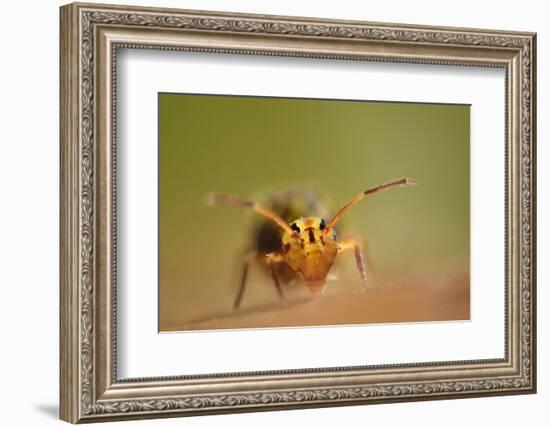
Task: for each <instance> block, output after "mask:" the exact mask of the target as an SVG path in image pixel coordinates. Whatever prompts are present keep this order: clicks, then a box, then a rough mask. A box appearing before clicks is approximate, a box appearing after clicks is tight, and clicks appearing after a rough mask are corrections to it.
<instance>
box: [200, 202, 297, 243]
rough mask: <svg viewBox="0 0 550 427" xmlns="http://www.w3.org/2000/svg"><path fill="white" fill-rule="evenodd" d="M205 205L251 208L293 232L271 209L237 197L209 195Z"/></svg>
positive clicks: (287, 230) (288, 231)
mask: <svg viewBox="0 0 550 427" xmlns="http://www.w3.org/2000/svg"><path fill="white" fill-rule="evenodd" d="M206 204H207V205H209V206H212V205H233V206H243V207H245V208H251V209H252V210H254V211H255V212H257V213H259V214H260V215H262V216H263V217H265V218H267V219H270V220H271V221H273V222H274V223H275V224H277V225H278V226H279V227H281V228H282V229H283V230H285V231H286V232H287V233H290V234H293V233H294V231H293V230H292V229H291V228H290V225H288V223H287V222H286V221H285V220H284V219H282V218H281V217H280V216H279V215H277V214H276V213H275V212H273V211H272V210H271V209H268V208H266V207H264V206H262V205H260V204H259V203H256V202H252V201H250V200H246V199H243V198H241V197H239V196H233V195H230V194H218V193H211V194H209V195H208V196H207V198H206Z"/></svg>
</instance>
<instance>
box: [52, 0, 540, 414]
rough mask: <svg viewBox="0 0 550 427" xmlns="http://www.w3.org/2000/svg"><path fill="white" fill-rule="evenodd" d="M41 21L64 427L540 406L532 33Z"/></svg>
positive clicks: (284, 21)
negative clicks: (50, 105) (55, 70)
mask: <svg viewBox="0 0 550 427" xmlns="http://www.w3.org/2000/svg"><path fill="white" fill-rule="evenodd" d="M60 12H61V19H60V22H61V49H60V52H61V73H60V74H61V84H60V90H61V94H60V100H61V102H60V109H61V111H60V135H61V166H62V170H61V248H60V251H61V283H60V294H61V303H60V306H61V313H60V325H61V331H60V337H61V340H60V342H61V344H60V346H61V348H60V375H61V378H60V383H61V404H60V406H61V411H60V413H61V418H62V419H63V420H66V421H69V422H72V423H78V422H91V421H111V420H123V419H130V418H155V417H170V416H185V415H200V414H215V413H227V412H243V411H259V410H275V409H285V408H307V407H319V406H330V405H352V404H369V403H384V402H399V401H411V400H429V399H443V398H461V397H480V396H488V395H497V394H499V395H500V394H520V393H534V392H535V391H536V331H535V326H536V319H535V315H536V287H535V277H536V257H535V246H536V245H535V236H536V219H535V212H536V183H535V176H536V173H535V148H536V147H535V130H536V129H535V122H536V117H535V105H536V103H535V93H536V91H535V82H536V76H535V71H536V62H535V60H536V44H535V41H536V37H535V34H533V33H523V32H522V33H520V32H510V31H496V30H480V29H463V28H442V27H441V28H439V27H427V26H426V27H424V26H412V25H402V24H382V23H370V22H353V21H331V20H323V19H314V18H296V17H281V16H263V15H244V14H230V13H218V12H199V11H189V10H175V9H158V8H142V7H129V6H111V5H94V4H70V5H67V6H63V7H62V8H61V11H60Z"/></svg>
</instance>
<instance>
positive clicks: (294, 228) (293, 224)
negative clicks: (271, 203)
mask: <svg viewBox="0 0 550 427" xmlns="http://www.w3.org/2000/svg"><path fill="white" fill-rule="evenodd" d="M290 228H292V231H295V232H296V233H299V232H300V227H298V226H297V225H296V223H294V222H293V223H292V224H290Z"/></svg>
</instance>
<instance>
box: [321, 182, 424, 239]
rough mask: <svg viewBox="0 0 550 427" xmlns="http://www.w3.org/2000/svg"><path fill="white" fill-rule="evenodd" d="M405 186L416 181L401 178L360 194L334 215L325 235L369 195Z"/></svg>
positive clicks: (324, 232) (414, 183)
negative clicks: (348, 211) (347, 212)
mask: <svg viewBox="0 0 550 427" xmlns="http://www.w3.org/2000/svg"><path fill="white" fill-rule="evenodd" d="M405 185H416V181H415V180H414V179H411V178H401V179H396V180H394V181H390V182H387V183H385V184H380V185H377V186H376V187H373V188H369V189H368V190H365V191H363V192H362V193H359V194H358V195H357V196H355V197H354V198H353V199H351V200H350V201H349V202H348V203H346V204H345V205H344V206H343V207H342V208H341V209H340V210H339V211H338V213H337V214H336V215H334V218H332V219H331V220H330V222H329V223H328V225H327V226H326V228H325V229H324V230H323V234H325V235H326V234H328V232H329V231H330V229H331V228H333V227H334V225H335V224H336V223H337V222H338V221H339V220H340V218H341V217H342V215H344V213H346V211H347V210H348V209H349V208H351V207H352V206H353V205H355V204H356V203H357V202H359V201H360V200H362V199H363V197H365V196H366V195H367V194H373V193H377V192H379V191H382V190H387V189H388V188H391V187H395V186H400V187H403V186H405Z"/></svg>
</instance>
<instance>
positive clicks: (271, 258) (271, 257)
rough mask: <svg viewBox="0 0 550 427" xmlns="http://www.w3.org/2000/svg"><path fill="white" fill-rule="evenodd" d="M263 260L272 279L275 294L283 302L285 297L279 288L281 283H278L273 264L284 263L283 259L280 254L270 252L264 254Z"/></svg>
mask: <svg viewBox="0 0 550 427" xmlns="http://www.w3.org/2000/svg"><path fill="white" fill-rule="evenodd" d="M265 260H266V262H267V265H268V266H269V271H270V272H271V278H272V279H273V283H274V284H275V288H276V289H277V293H278V294H279V297H280V298H281V299H282V300H284V298H285V296H284V295H283V288H282V287H281V282H280V281H279V275H278V274H277V268H276V266H275V263H277V262H284V260H283V257H282V255H281V254H278V253H276V252H272V253H270V254H266V256H265Z"/></svg>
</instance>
